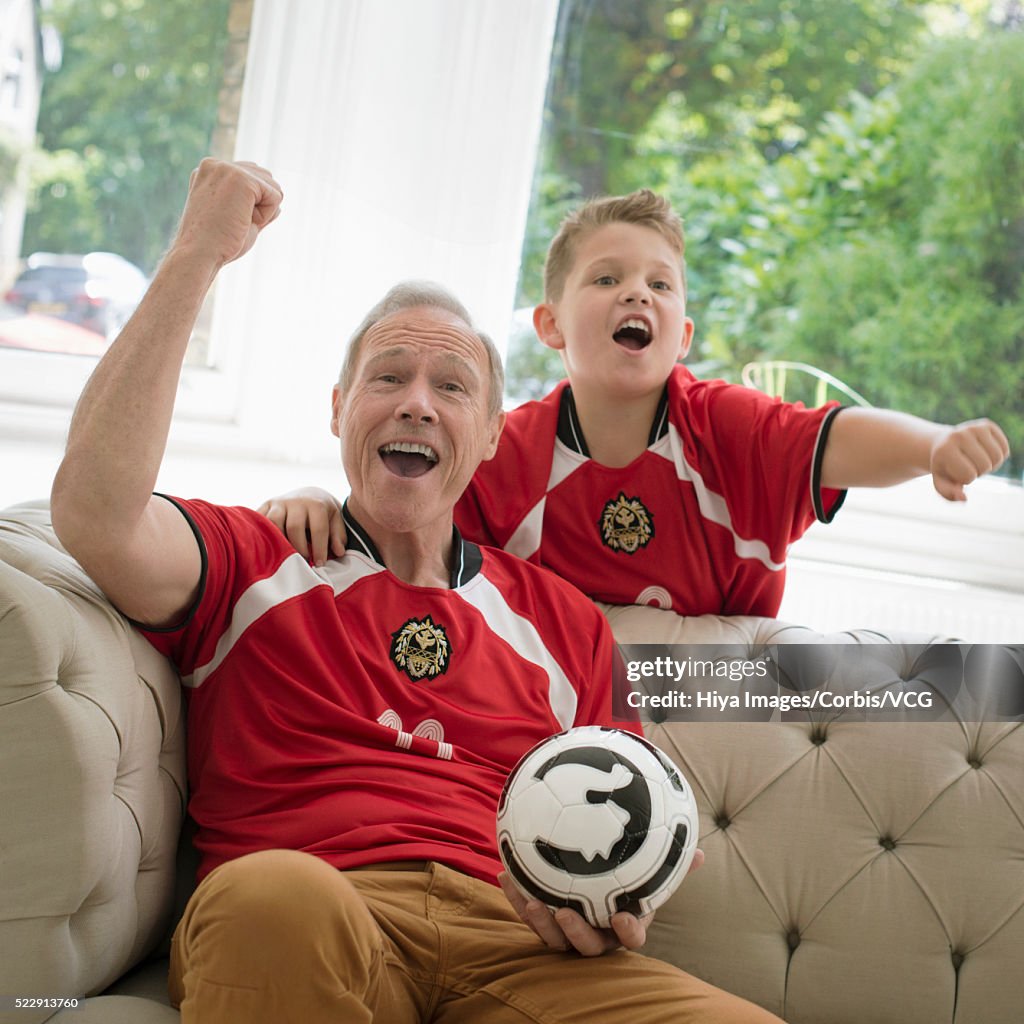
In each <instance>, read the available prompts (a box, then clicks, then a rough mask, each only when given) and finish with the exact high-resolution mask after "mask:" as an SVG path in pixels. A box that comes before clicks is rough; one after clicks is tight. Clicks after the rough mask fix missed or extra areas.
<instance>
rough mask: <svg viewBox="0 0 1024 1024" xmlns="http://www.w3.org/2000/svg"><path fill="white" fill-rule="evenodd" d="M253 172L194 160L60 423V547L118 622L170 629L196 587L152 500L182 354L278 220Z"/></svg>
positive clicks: (56, 502)
mask: <svg viewBox="0 0 1024 1024" xmlns="http://www.w3.org/2000/svg"><path fill="white" fill-rule="evenodd" d="M281 199H282V193H281V188H280V186H279V185H278V184H277V182H275V181H274V179H273V178H272V177H271V176H270V174H269V173H268V172H267V171H266V170H264V169H263V168H261V167H258V166H257V165H255V164H249V163H238V164H230V163H223V162H220V161H216V160H204V161H203V162H202V163H201V164H200V165H199V167H198V169H197V170H196V171H194V172H193V174H192V179H191V182H190V184H189V194H188V200H187V202H186V204H185V210H184V213H183V214H182V218H181V224H180V225H179V227H178V233H177V235H176V237H175V239H174V242H173V243H172V245H171V248H170V249H169V251H168V252H167V255H166V256H165V257H164V260H163V262H162V263H161V265H160V268H159V270H158V271H157V273H156V275H155V277H154V278H153V283H152V284H151V285H150V288H149V291H148V292H147V293H146V296H145V297H144V298H143V300H142V302H141V303H140V304H139V308H138V309H137V310H136V312H135V314H134V316H133V317H132V318H131V320H129V322H128V324H127V325H126V326H125V328H124V330H123V331H122V332H121V334H120V336H119V337H118V338H117V340H116V341H115V342H114V343H113V344H112V345H111V346H110V348H109V350H108V351H107V352H106V353H105V355H104V356H103V358H102V359H101V360H100V362H99V364H98V365H97V367H96V369H95V371H94V372H93V374H92V376H91V377H90V378H89V382H88V383H87V384H86V386H85V390H84V391H83V392H82V397H81V398H80V399H79V403H78V407H77V408H76V410H75V414H74V416H73V417H72V420H71V429H70V433H69V435H68V444H67V450H66V452H65V454H64V459H63V461H62V462H61V465H60V468H59V469H58V471H57V475H56V478H55V479H54V484H53V491H52V494H51V508H52V514H53V525H54V529H55V530H56V532H57V536H58V537H59V538H60V540H61V543H62V544H63V545H64V546H65V547H66V548H67V549H68V551H70V552H71V554H72V555H74V557H75V558H76V559H78V561H79V562H80V563H81V565H82V567H83V568H84V569H85V570H86V571H87V572H88V573H89V575H90V576H91V577H92V578H93V579H94V580H95V581H96V583H97V584H98V585H99V586H100V587H101V588H102V589H103V590H104V592H105V593H106V594H107V596H108V597H109V598H110V599H111V601H113V602H114V604H115V605H117V606H118V607H119V608H120V609H121V610H122V611H123V612H124V613H125V614H126V615H129V616H131V617H132V618H135V619H138V620H139V621H141V622H145V623H148V624H151V625H169V624H171V623H173V622H174V621H175V620H176V619H177V618H178V617H179V616H180V615H181V614H182V613H183V612H184V611H185V609H187V608H188V606H189V604H190V603H191V602H192V600H193V598H194V596H195V594H196V590H197V588H198V584H199V579H200V571H201V563H200V554H199V548H198V545H197V543H196V540H195V538H194V537H193V535H192V531H191V529H190V527H189V525H188V523H187V522H186V521H185V520H184V518H183V517H182V516H181V514H180V513H179V512H178V511H177V509H175V508H174V506H173V505H171V504H170V503H169V502H167V501H164V500H163V499H161V498H155V497H153V495H152V491H153V487H154V486H155V484H156V478H157V473H158V471H159V469H160V463H161V461H162V460H163V455H164V448H165V446H166V443H167V435H168V431H169V429H170V423H171V413H172V412H173V409H174V396H175V393H176V390H177V386H178V378H179V376H180V374H181V367H182V363H183V361H184V358H185V349H186V348H187V346H188V342H189V338H190V337H191V334H192V329H193V327H194V326H195V322H196V318H197V317H198V315H199V310H200V307H201V306H202V303H203V299H204V298H205V296H206V293H207V291H208V290H209V288H210V285H211V284H212V283H213V280H214V278H215V277H216V276H217V273H218V272H219V270H220V269H221V267H223V266H224V264H226V263H229V262H231V261H232V260H234V259H238V257H240V256H242V255H244V254H245V253H246V252H248V251H249V249H250V248H251V247H252V245H253V243H254V242H255V241H256V238H257V236H258V235H259V233H260V231H262V230H263V228H265V227H266V226H267V225H268V224H269V223H270V222H271V221H272V220H274V218H275V217H277V215H278V212H279V211H280V205H281Z"/></svg>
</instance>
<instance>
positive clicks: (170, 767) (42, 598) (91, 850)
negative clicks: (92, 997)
mask: <svg viewBox="0 0 1024 1024" xmlns="http://www.w3.org/2000/svg"><path fill="white" fill-rule="evenodd" d="M184 747H185V744H184V722H183V717H182V702H181V695H180V686H179V683H178V680H177V677H176V675H175V673H174V671H173V670H172V668H171V667H170V665H169V664H168V662H167V661H166V660H165V659H164V658H162V657H161V656H160V655H158V654H157V653H156V652H155V651H154V650H153V649H152V648H151V647H150V646H149V645H148V644H147V643H146V642H145V641H144V640H143V639H142V638H141V637H140V636H139V635H138V634H137V633H136V632H135V631H134V630H133V629H132V628H131V626H129V625H128V623H127V621H126V620H125V619H124V618H123V617H122V616H121V615H120V614H119V613H118V612H116V611H115V610H114V609H113V608H112V607H111V605H110V604H109V602H107V600H106V599H105V598H104V596H103V595H102V594H101V593H100V591H99V590H98V589H97V588H96V586H95V584H93V583H92V581H91V580H89V578H88V577H87V576H86V575H85V573H84V572H83V571H82V570H81V568H80V567H79V566H78V565H77V564H76V563H75V562H74V560H73V559H72V558H71V557H70V556H69V555H68V554H67V553H66V552H65V551H63V549H62V548H61V547H60V545H59V543H58V542H57V541H56V539H55V537H54V535H53V532H52V529H51V528H50V524H49V513H48V511H47V509H46V506H45V504H44V503H36V504H34V505H29V506H21V507H18V508H13V509H7V510H6V511H4V512H0V792H2V803H3V835H2V838H0V893H2V894H3V898H2V902H0V948H2V949H3V950H4V955H3V957H0V992H7V993H12V992H17V993H25V994H27V995H28V994H37V995H51V996H52V995H63V996H72V995H74V996H81V995H85V994H90V993H95V992H99V991H102V990H103V989H104V988H105V987H106V986H107V985H108V984H110V982H112V981H113V980H114V979H116V978H117V977H118V976H120V975H121V974H122V973H123V972H124V971H125V970H127V969H128V968H129V967H131V966H132V965H133V964H134V963H136V962H137V961H139V960H140V959H141V958H142V957H143V956H145V955H146V954H147V953H148V952H149V951H150V950H151V949H152V948H153V947H154V946H155V945H156V944H157V942H158V941H159V940H160V939H161V938H162V937H163V935H164V933H165V932H166V930H167V927H168V925H169V923H170V921H169V917H170V914H171V908H172V903H173V895H174V876H175V854H176V850H177V840H178V834H179V832H180V828H181V823H182V820H183V817H184V806H185V756H184Z"/></svg>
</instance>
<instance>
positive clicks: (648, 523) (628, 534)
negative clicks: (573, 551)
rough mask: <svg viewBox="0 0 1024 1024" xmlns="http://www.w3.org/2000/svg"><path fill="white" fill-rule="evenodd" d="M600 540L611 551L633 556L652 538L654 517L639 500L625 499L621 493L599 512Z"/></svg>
mask: <svg viewBox="0 0 1024 1024" xmlns="http://www.w3.org/2000/svg"><path fill="white" fill-rule="evenodd" d="M600 526H601V539H602V540H603V541H604V543H605V544H606V545H607V546H608V547H610V548H611V549H612V551H623V552H625V553H626V554H627V555H635V554H636V553H637V551H639V550H640V549H641V548H642V547H645V546H646V545H647V544H649V543H650V541H651V538H652V537H653V536H654V516H653V515H652V514H651V513H650V512H648V511H647V509H646V508H645V507H644V503H643V502H642V501H641V500H640V499H639V498H627V497H626V495H625V493H624V492H623V491H619V496H618V497H617V498H614V499H613V500H612V501H609V502H608V504H607V505H605V507H604V509H603V511H602V512H601V523H600Z"/></svg>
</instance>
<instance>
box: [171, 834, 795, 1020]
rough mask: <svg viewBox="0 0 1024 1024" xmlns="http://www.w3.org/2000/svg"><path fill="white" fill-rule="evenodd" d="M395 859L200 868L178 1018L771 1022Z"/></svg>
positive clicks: (176, 946) (466, 885)
mask: <svg viewBox="0 0 1024 1024" xmlns="http://www.w3.org/2000/svg"><path fill="white" fill-rule="evenodd" d="M395 868H396V866H395V865H384V866H382V867H380V866H379V867H375V868H371V869H362V870H358V871H347V872H340V871H337V870H335V869H334V868H332V867H331V866H330V865H328V864H327V863H325V862H324V861H322V860H320V859H319V858H318V857H314V856H312V855H310V854H306V853H296V852H294V851H290V850H268V851H265V852H263V853H255V854H250V855H249V856H246V857H241V858H239V859H238V860H235V861H231V862H229V863H227V864H224V865H222V866H221V867H219V868H217V869H216V870H215V871H213V872H211V873H210V875H209V876H208V877H207V878H205V879H204V880H203V882H202V884H201V885H200V886H199V888H198V889H197V890H196V893H195V895H194V896H193V897H192V900H191V901H190V903H189V905H188V908H187V909H186V911H185V915H184V917H183V918H182V921H181V924H180V925H179V927H178V930H177V931H176V933H175V935H174V943H173V947H172V951H171V977H170V990H171V1000H172V1002H173V1003H175V1005H178V1006H180V1008H181V1013H182V1024H264V1022H265V1024H292V1022H294V1024H360V1022H363V1021H378V1022H383V1024H420V1022H427V1021H431V1022H437V1024H469V1022H474V1024H513V1022H514V1024H524V1022H528V1021H532V1022H536V1024H570V1022H579V1024H604V1022H607V1024H612V1022H614V1024H626V1022H628V1024H652V1022H655V1021H659V1022H665V1024H667V1022H672V1024H684V1022H693V1024H696V1022H706V1024H778V1020H777V1018H776V1017H774V1016H772V1015H771V1014H769V1013H767V1012H766V1011H764V1010H761V1009H759V1008H758V1007H756V1006H754V1005H752V1004H751V1003H748V1002H745V1001H744V1000H742V999H738V998H736V997H734V996H731V995H728V994H726V993H724V992H722V991H720V990H718V989H715V988H712V987H711V986H710V985H706V984H705V983H704V982H702V981H698V980H697V979H696V978H693V977H691V976H690V975H688V974H684V973H683V972H681V971H679V970H677V969H675V968H674V967H670V966H669V965H667V964H664V963H661V962H660V961H657V960H653V959H649V958H647V957H644V956H642V955H640V954H638V953H629V952H626V951H624V950H619V951H617V952H615V953H611V954H608V955H607V956H603V957H597V958H586V957H580V956H578V955H576V954H574V953H560V952H555V951H552V950H549V949H548V948H547V947H546V946H544V945H543V944H542V943H541V941H540V940H539V939H538V938H537V937H536V936H535V935H534V934H533V932H532V931H530V929H529V928H527V927H526V926H525V925H523V924H522V923H521V922H520V921H519V919H518V918H517V917H516V915H515V913H514V912H513V910H512V908H511V907H510V906H509V904H508V901H507V900H506V899H505V897H504V895H503V894H502V892H501V890H500V889H497V888H495V887H494V886H491V885H488V884H486V883H484V882H480V881H478V880H476V879H473V878H470V877H468V876H466V875H463V874H461V873H459V872H457V871H452V870H450V869H449V868H446V867H443V866H442V865H440V864H433V863H431V864H422V865H417V864H414V865H399V866H398V870H396V869H395Z"/></svg>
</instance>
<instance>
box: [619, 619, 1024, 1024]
mask: <svg viewBox="0 0 1024 1024" xmlns="http://www.w3.org/2000/svg"><path fill="white" fill-rule="evenodd" d="M605 611H606V614H607V615H608V617H609V620H610V621H611V623H612V627H613V630H614V631H615V633H616V638H617V639H618V640H619V642H620V643H621V644H624V645H636V644H651V643H655V642H657V643H658V644H661V645H687V646H686V647H682V646H679V647H676V648H675V651H676V653H677V654H678V655H679V656H680V657H682V656H683V652H684V651H687V650H688V651H690V652H691V653H693V654H697V656H704V657H707V656H708V652H709V651H711V650H712V649H713V645H719V646H720V647H722V648H724V649H726V650H727V651H728V653H729V655H730V656H735V657H738V658H743V659H751V660H752V659H756V658H759V657H761V656H762V655H763V653H764V652H765V650H766V649H767V648H768V647H769V646H770V645H773V644H783V645H786V644H806V645H809V646H808V647H807V648H799V649H796V648H789V650H788V652H784V653H787V654H788V655H789V656H790V657H795V658H796V659H797V660H798V661H799V663H800V665H799V667H800V668H801V669H809V673H808V674H810V675H813V674H814V672H816V671H825V670H826V667H825V666H823V665H821V664H820V662H822V661H823V660H827V653H826V648H825V646H824V645H828V647H829V648H832V649H834V650H836V651H838V652H841V653H843V654H844V657H843V662H844V663H848V664H850V665H853V666H855V667H856V670H857V676H856V679H855V680H854V681H853V682H854V683H855V685H856V686H857V687H866V688H871V689H872V690H873V691H874V692H881V691H883V690H886V689H892V690H894V691H903V692H910V693H927V692H933V693H936V694H937V695H938V693H939V691H943V692H944V693H945V694H946V696H949V692H950V687H949V686H948V685H947V684H948V673H945V672H944V671H943V666H944V664H945V663H947V662H948V656H949V654H950V653H952V651H951V649H950V647H949V645H948V644H946V643H945V641H946V640H947V638H944V637H927V636H885V635H882V634H879V633H876V632H869V631H866V630H860V631H853V632H849V633H841V634H819V633H815V632H813V631H811V630H807V629H804V628H802V627H798V626H791V625H786V624H783V623H779V622H769V621H766V620H761V619H748V618H731V619H720V618H718V617H716V616H701V617H695V618H690V619H680V618H678V617H676V616H673V615H671V613H666V612H661V611H657V610H654V609H638V608H628V609H624V608H606V609H605ZM693 645H697V646H693ZM630 649H632V650H634V651H637V650H642V649H643V648H631V647H625V648H624V650H630ZM958 649H962V647H958ZM794 652H795V654H794ZM850 652H853V653H852V655H851V654H850ZM943 652H945V654H943ZM978 653H979V655H982V656H983V655H984V654H985V651H983V650H979V651H978ZM1010 653H1012V654H1013V655H1014V656H1015V657H1017V659H1018V663H1019V659H1020V653H1021V652H1020V651H1019V650H1017V651H1016V652H1010ZM970 664H971V663H970V661H968V667H969V666H970ZM977 681H978V680H977V678H975V679H973V680H971V683H972V684H973V683H974V682H977ZM713 685H714V688H715V689H716V690H721V691H727V690H728V688H729V685H728V683H725V684H722V683H720V682H716V683H715V684H713ZM708 688H709V689H710V688H711V686H709V687H708ZM940 705H941V702H940V701H938V700H937V701H936V704H935V706H936V707H937V708H938V707H939V706H940ZM1015 707H1016V709H1017V713H1018V714H1019V712H1020V711H1021V710H1024V693H1022V694H1020V695H1019V696H1018V699H1017V700H1016V703H1015ZM990 710H991V709H990ZM1010 710H1013V709H1010ZM730 714H731V712H730ZM659 717H660V716H659ZM672 717H673V716H672V714H671V713H670V714H668V715H667V716H666V719H665V720H664V721H662V722H660V723H652V724H651V725H650V726H649V727H648V729H647V732H648V736H649V737H650V738H651V739H652V740H653V741H654V742H655V743H657V744H658V745H659V746H660V747H661V748H662V749H663V750H665V752H666V753H668V754H669V756H670V757H672V758H673V759H674V760H675V761H676V762H677V764H678V765H679V766H680V768H681V769H682V770H683V772H684V774H685V775H686V776H687V778H688V779H689V780H690V782H691V784H692V786H693V788H694V791H695V793H696V796H697V799H698V804H699V810H700V814H701V826H700V832H701V839H700V845H701V848H702V849H703V850H704V851H705V854H706V858H707V859H706V862H705V865H704V867H702V868H701V869H700V870H699V871H698V872H696V873H695V874H693V875H692V876H690V877H689V878H688V879H686V880H685V881H684V883H683V885H682V887H681V888H680V890H679V891H678V892H677V893H676V895H675V896H674V897H673V898H672V899H671V900H670V901H669V903H668V904H666V905H665V906H664V907H663V908H662V909H661V910H660V911H659V912H658V915H657V917H656V920H655V924H654V927H653V929H652V931H651V939H650V941H649V943H648V945H647V948H646V951H647V952H648V953H651V954H652V955H655V956H658V957H660V958H662V959H666V960H669V961H671V962H673V963H675V964H677V965H678V966H680V967H682V968H683V969H684V970H688V971H690V972H692V973H694V974H696V975H698V976H700V977H702V978H705V979H706V980H708V981H710V982H712V983H716V984H719V985H721V986H723V987H725V988H728V989H730V990H731V991H734V992H737V993H738V994H740V995H743V996H746V997H747V998H749V999H752V1000H754V1001H755V1002H758V1003H760V1004H761V1005H763V1006H766V1007H768V1008H769V1009H771V1010H772V1011H774V1012H775V1013H777V1014H779V1015H780V1016H782V1017H784V1018H785V1019H786V1020H787V1021H790V1022H792V1024H1019V1022H1020V1021H1024V979H1022V977H1021V973H1020V964H1021V963H1022V957H1024V725H1022V724H1021V721H1020V719H1019V718H1018V720H1017V721H1016V722H1013V721H996V720H989V721H962V720H956V719H955V716H954V720H952V721H941V722H939V721H920V720H917V721H914V720H902V721H898V720H897V721H879V720H871V716H870V715H867V714H860V715H858V714H856V713H846V712H837V711H828V712H822V711H817V712H802V713H801V714H800V717H799V718H797V719H796V720H790V721H767V722H756V721H751V720H749V719H750V718H751V714H750V713H749V712H741V713H738V714H736V715H735V716H734V717H736V718H742V717H745V718H746V719H747V720H746V721H723V720H718V721H688V722H682V721H672V720H671V719H672ZM675 717H677V718H678V717H680V716H678V715H677V716H675ZM705 717H707V718H718V719H722V718H724V717H728V716H727V715H725V714H722V713H718V714H712V713H708V714H707V715H706V716H705ZM776 717H778V716H776ZM790 717H791V718H793V717H795V716H790ZM885 717H895V716H888V715H887V716H885ZM915 717H916V718H920V717H921V716H920V715H919V714H911V713H908V714H907V716H906V718H907V719H913V718H915ZM968 717H969V716H968ZM858 718H860V719H861V720H859V721H858V720H857V719H858Z"/></svg>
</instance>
